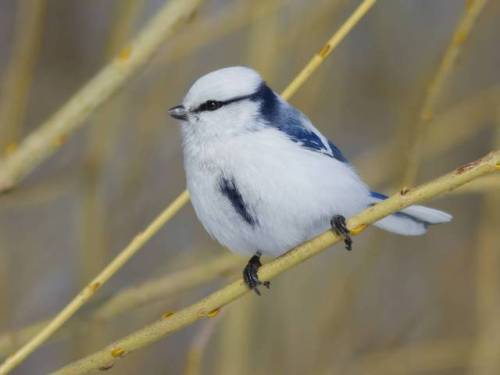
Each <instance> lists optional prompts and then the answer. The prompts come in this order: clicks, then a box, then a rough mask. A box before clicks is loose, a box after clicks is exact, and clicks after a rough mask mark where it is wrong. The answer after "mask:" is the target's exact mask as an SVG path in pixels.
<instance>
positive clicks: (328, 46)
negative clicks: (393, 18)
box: [281, 0, 376, 99]
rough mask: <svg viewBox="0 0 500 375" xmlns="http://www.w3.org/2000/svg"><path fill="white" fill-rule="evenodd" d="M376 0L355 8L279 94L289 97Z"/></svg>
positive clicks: (369, 0) (365, 0) (367, 1)
mask: <svg viewBox="0 0 500 375" xmlns="http://www.w3.org/2000/svg"><path fill="white" fill-rule="evenodd" d="M375 1H376V0H364V1H363V2H362V3H361V4H360V5H359V6H358V7H357V8H356V10H355V11H354V12H353V13H352V14H351V15H350V16H349V18H348V19H347V20H346V22H344V24H343V25H342V26H341V27H340V29H339V30H338V31H337V32H336V33H335V34H333V35H332V37H331V38H330V39H329V40H328V41H327V42H326V43H325V45H324V46H323V47H322V48H321V49H320V50H319V51H318V53H316V54H315V55H314V56H313V57H312V58H311V60H309V62H308V63H307V65H306V66H305V67H304V69H302V70H301V71H300V73H299V74H298V75H297V77H295V79H294V80H293V81H292V82H291V83H290V84H289V85H288V86H287V88H286V89H285V90H284V91H283V93H282V94H281V96H282V97H283V98H285V99H289V98H290V97H291V96H293V94H295V92H296V91H297V90H298V89H299V88H300V87H301V86H302V85H303V84H304V82H305V81H307V79H308V78H309V77H310V76H311V74H313V73H314V71H315V70H316V69H318V67H319V66H320V65H321V64H322V63H323V61H325V59H326V58H327V57H328V55H330V53H332V51H333V50H334V49H335V48H336V47H337V46H338V45H339V43H340V42H341V41H342V40H344V38H345V36H346V35H347V34H349V32H350V31H351V30H352V29H353V27H354V26H356V24H357V23H358V22H359V21H360V20H361V18H363V16H364V15H365V14H366V13H367V12H368V11H369V10H370V8H371V7H372V6H373V5H374V4H375Z"/></svg>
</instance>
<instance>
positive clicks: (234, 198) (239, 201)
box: [219, 177, 257, 227]
mask: <svg viewBox="0 0 500 375" xmlns="http://www.w3.org/2000/svg"><path fill="white" fill-rule="evenodd" d="M219 187H220V191H221V193H222V194H223V195H225V196H226V197H227V198H228V199H229V201H230V202H231V205H232V206H233V208H234V209H235V210H236V212H237V213H238V214H239V215H240V216H241V217H242V219H243V220H245V222H246V223H247V224H249V225H251V226H252V227H253V226H254V225H256V224H257V220H256V219H255V218H254V217H253V216H252V215H251V214H250V212H248V207H247V205H246V204H245V201H244V200H243V197H242V196H241V193H240V191H239V190H238V187H237V186H236V184H235V182H234V179H233V178H231V179H227V178H225V177H221V178H220V182H219Z"/></svg>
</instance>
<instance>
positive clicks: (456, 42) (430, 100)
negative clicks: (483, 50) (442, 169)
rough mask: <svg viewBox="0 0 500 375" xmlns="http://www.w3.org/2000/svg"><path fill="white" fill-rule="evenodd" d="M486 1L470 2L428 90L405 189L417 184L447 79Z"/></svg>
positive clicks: (411, 131)
mask: <svg viewBox="0 0 500 375" xmlns="http://www.w3.org/2000/svg"><path fill="white" fill-rule="evenodd" d="M486 1H487V0H469V1H467V4H466V6H465V13H464V15H463V16H462V19H461V20H460V22H459V23H458V25H457V28H456V29H455V32H454V33H453V37H452V39H451V42H450V44H449V45H448V47H447V48H446V51H445V52H444V54H443V57H442V59H441V61H440V63H439V66H438V68H437V70H436V72H435V73H434V76H433V77H432V79H431V81H430V83H429V86H428V87H427V90H426V93H425V98H424V100H423V104H422V107H421V109H420V111H419V114H418V118H417V121H416V122H415V123H414V125H413V127H412V128H411V129H409V131H408V135H409V138H410V139H411V143H410V145H409V149H408V151H407V153H406V155H407V161H406V163H405V165H404V173H403V179H402V186H412V185H413V184H414V182H415V179H416V177H417V172H418V167H419V165H420V161H421V159H422V154H423V153H422V149H423V147H424V143H425V142H426V140H427V129H428V126H429V123H430V121H431V120H432V117H433V115H434V111H435V107H436V104H437V103H438V99H439V97H440V94H441V92H442V91H443V88H444V85H445V82H446V79H447V78H448V76H449V75H450V73H451V71H452V70H453V68H454V67H455V65H456V62H457V60H458V56H459V54H460V52H461V49H462V46H463V44H464V42H465V41H466V39H467V37H468V36H469V33H470V31H471V30H472V27H473V26H474V23H475V22H476V20H477V17H478V16H479V14H480V13H481V10H482V9H483V8H484V5H485V4H486ZM433 136H434V135H433Z"/></svg>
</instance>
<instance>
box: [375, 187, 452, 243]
mask: <svg viewBox="0 0 500 375" xmlns="http://www.w3.org/2000/svg"><path fill="white" fill-rule="evenodd" d="M370 197H371V199H372V202H371V204H375V203H378V202H380V201H383V200H385V199H387V196H386V195H383V194H380V193H376V192H372V193H371V194H370ZM451 219H452V216H451V215H450V214H447V213H446V212H443V211H439V210H436V209H434V208H429V207H424V206H418V205H414V206H410V207H406V208H405V209H403V210H401V211H398V212H396V213H394V214H392V215H389V216H387V217H385V218H383V219H381V220H379V221H377V222H376V223H375V224H374V225H375V226H377V227H379V228H381V229H384V230H387V231H389V232H393V233H397V234H402V235H405V236H418V235H420V234H424V233H425V232H426V230H427V227H428V226H429V225H431V224H440V223H446V222H448V221H450V220H451Z"/></svg>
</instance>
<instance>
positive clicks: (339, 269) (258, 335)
mask: <svg viewBox="0 0 500 375" xmlns="http://www.w3.org/2000/svg"><path fill="white" fill-rule="evenodd" d="M473 3H474V1H459V0H440V1H397V0H386V1H380V2H379V3H377V4H376V5H375V6H374V8H373V9H372V10H371V11H370V12H369V13H368V14H367V15H366V17H365V18H364V19H363V20H362V21H361V22H360V23H359V25H357V26H356V27H355V28H354V30H353V31H352V32H351V33H350V34H349V35H348V36H347V37H346V39H345V40H344V41H343V42H342V44H341V45H340V46H339V47H338V48H337V49H336V50H335V51H334V52H333V54H332V55H331V56H330V57H329V58H328V59H327V60H326V61H325V62H324V63H323V65H322V66H321V67H320V68H319V69H318V70H317V71H316V72H315V73H314V74H313V75H312V77H311V78H310V79H309V80H308V81H307V82H306V83H305V85H304V86H303V87H302V88H301V89H300V90H299V91H298V93H297V94H296V95H295V96H294V97H293V98H292V99H291V102H292V103H293V104H294V105H296V106H297V107H298V108H300V109H301V110H302V111H303V112H304V113H306V114H307V115H308V116H309V117H310V118H311V120H312V121H313V122H314V123H315V124H316V126H317V127H318V128H319V129H320V130H321V131H322V132H323V133H324V134H325V135H327V136H328V137H329V138H330V139H331V140H333V141H334V142H335V143H336V144H337V145H338V146H339V147H340V148H341V149H342V150H343V152H344V154H345V155H346V156H347V157H348V158H349V159H350V160H351V161H352V163H353V164H354V165H355V167H356V168H357V169H358V171H359V173H360V174H361V175H362V176H363V177H364V178H365V180H366V181H367V182H368V183H369V184H370V185H372V186H373V187H374V188H377V189H379V190H382V191H386V192H387V193H391V192H395V191H397V190H399V189H401V188H402V187H404V186H411V185H414V184H418V183H422V182H424V181H427V180H430V179H433V178H435V177H438V176H440V175H441V174H443V173H445V172H448V171H450V170H452V169H453V168H455V167H457V166H459V165H461V164H464V163H466V162H468V161H472V160H475V159H477V158H479V157H481V156H483V155H484V154H486V153H487V152H488V151H490V150H492V149H495V148H496V149H499V148H500V126H499V122H500V110H499V104H500V76H499V66H500V48H498V45H499V44H498V38H499V36H500V24H499V22H498V20H499V19H500V3H499V2H498V1H490V2H488V3H487V4H486V5H485V8H484V9H483V11H482V12H481V13H480V14H479V16H478V17H477V19H476V20H475V22H474V24H473V26H472V27H471V30H470V33H468V35H467V36H466V37H465V36H464V38H463V40H461V43H462V44H461V46H460V47H461V51H460V56H459V59H458V60H457V62H456V66H455V68H454V69H452V70H450V72H449V73H448V74H447V78H446V79H445V82H444V84H443V85H442V89H440V90H439V91H440V93H439V95H438V98H437V99H436V100H435V102H434V103H433V105H432V112H431V113H424V116H423V117H424V118H425V126H424V127H423V128H424V129H426V131H418V130H415V129H422V128H419V127H418V126H417V125H418V124H419V123H420V122H421V121H420V119H421V118H422V108H423V107H424V106H425V104H424V103H425V102H426V100H427V99H426V98H427V97H428V94H427V92H428V91H427V88H428V87H429V86H430V85H432V81H433V77H434V76H435V74H436V71H437V70H438V66H439V63H440V61H441V59H442V58H443V55H444V54H445V51H446V49H447V48H448V45H449V44H450V41H451V40H452V37H453V35H454V33H455V30H456V29H457V27H458V25H459V24H460V22H461V20H462V17H464V14H466V12H467V9H468V7H471V6H473ZM358 4H359V1H354V0H310V1H309V0H308V1H305V0H256V1H249V0H237V1H228V0H207V1H205V2H204V3H203V4H202V5H201V7H200V8H199V9H198V11H197V13H196V15H195V16H194V17H193V18H192V19H191V20H190V21H189V22H188V23H187V24H184V25H182V26H181V27H179V28H178V30H177V31H176V32H175V34H174V35H173V36H171V37H170V38H169V39H168V40H166V41H165V43H164V44H163V45H162V47H161V49H160V50H159V51H158V53H157V54H156V55H155V57H154V58H153V59H152V60H151V61H150V63H149V64H148V65H147V66H146V68H145V69H143V70H142V71H141V72H140V74H137V75H136V76H135V77H134V79H132V80H131V81H130V82H128V83H127V84H126V85H125V86H124V87H123V88H122V89H121V90H120V91H119V93H118V94H117V95H115V96H113V98H112V99H111V100H108V101H107V102H106V103H104V105H102V106H101V107H100V108H99V110H98V111H96V112H95V113H93V114H92V116H90V117H89V118H88V120H87V121H86V122H85V125H84V126H83V127H82V128H80V130H78V131H76V132H74V133H73V134H72V135H71V137H69V138H68V139H65V140H63V141H64V145H63V146H62V147H61V149H60V150H59V151H58V152H57V153H56V154H55V155H53V156H52V157H51V158H50V159H49V160H47V161H45V162H44V163H43V164H42V165H41V166H40V167H38V168H36V169H35V170H34V171H33V173H31V174H30V175H29V176H28V177H27V178H26V179H24V180H23V181H22V182H21V183H20V184H19V185H18V186H17V187H16V188H15V189H14V190H12V191H11V192H9V193H8V194H4V195H2V196H0V356H1V357H5V356H6V355H8V354H9V353H11V352H12V351H13V350H15V348H17V347H19V345H20V344H21V343H23V342H24V341H25V340H26V339H27V338H29V337H31V335H33V333H35V332H36V331H37V329H39V328H40V327H41V326H40V324H39V323H40V322H43V321H44V320H46V319H48V318H50V317H51V316H53V315H54V314H55V313H57V312H58V311H59V310H60V309H61V308H62V307H63V306H64V305H65V304H66V303H67V302H68V301H69V300H70V299H71V298H72V297H73V296H74V295H75V294H76V293H78V291H79V290H80V289H81V288H82V287H83V286H84V285H85V284H86V283H87V282H88V281H89V280H90V279H91V278H92V277H93V276H95V275H96V274H97V273H98V272H99V270H101V269H102V267H103V266H104V265H106V264H107V263H108V262H109V261H110V260H111V259H112V258H113V257H114V256H115V255H116V254H117V253H118V252H119V251H120V250H121V249H122V248H123V247H124V246H125V245H126V244H127V243H128V242H129V241H130V240H131V239H132V238H133V237H134V236H135V235H136V234H137V233H139V232H140V231H141V230H142V229H143V228H144V227H146V225H147V224H148V223H149V222H150V221H151V220H152V219H153V218H154V217H155V216H156V215H157V214H158V213H159V212H160V211H161V210H162V209H163V208H164V207H165V206H166V205H167V204H168V203H169V202H170V201H172V200H173V199H174V198H175V197H176V196H177V195H178V194H179V193H180V192H181V191H182V190H183V189H184V187H185V179H184V172H183V167H182V155H181V144H180V132H179V129H178V126H177V124H176V122H175V121H174V120H173V119H171V118H169V117H168V116H167V113H166V110H167V109H168V108H170V107H172V106H174V105H176V104H178V103H180V102H181V100H182V98H183V95H184V94H185V92H186V91H187V89H188V88H189V86H190V85H191V84H192V83H193V81H194V80H195V79H196V78H198V77H199V76H201V75H203V74H205V73H207V72H210V71H212V70H214V69H217V68H221V67H225V66H230V65H247V66H251V67H253V68H255V69H257V70H258V71H259V72H260V73H261V74H262V75H263V77H264V78H265V80H266V81H267V82H268V84H269V85H270V86H271V87H273V88H274V89H275V90H276V91H277V92H280V91H281V90H283V89H284V88H285V87H286V85H287V84H288V83H289V82H290V81H291V80H292V79H293V77H294V76H295V75H296V74H297V73H298V72H299V71H300V69H301V68H302V67H303V66H304V65H305V64H306V63H307V61H308V60H309V59H310V57H311V56H312V55H313V54H314V53H315V52H316V51H317V50H319V48H321V46H322V45H323V43H324V42H325V41H326V40H327V39H328V38H329V37H330V35H331V34H332V33H333V32H334V31H335V30H337V29H338V28H339V26H340V25H341V24H342V22H343V21H344V20H345V19H346V18H347V17H348V16H349V15H350V14H351V13H352V11H353V10H354V9H355V7H356V6H357V5H358ZM162 5H163V2H162V1H159V0H148V1H146V0H136V1H131V0H121V1H119V0H108V1H104V2H103V1H64V0H50V1H45V0H18V1H15V0H2V1H0V79H1V81H0V85H1V89H2V91H1V96H0V147H1V148H2V150H1V151H2V155H4V156H5V155H8V154H9V153H11V152H15V150H16V146H17V144H18V143H19V141H20V140H22V139H23V138H24V137H25V136H26V135H27V134H29V133H30V132H31V131H33V130H34V129H36V128H37V127H38V126H39V125H40V124H41V123H42V122H43V121H44V120H46V119H47V118H48V117H49V116H50V115H51V114H53V113H54V112H55V111H57V110H58V108H60V107H61V106H62V105H63V104H64V103H65V102H66V101H67V100H68V99H69V98H70V97H71V96H72V95H73V94H74V93H75V92H77V90H78V89H79V88H80V87H81V86H82V85H84V84H85V83H86V82H87V81H88V80H90V79H91V78H92V77H93V76H94V75H95V74H96V73H97V72H98V71H99V69H100V68H101V67H103V66H104V65H105V64H106V63H108V62H109V61H110V60H111V59H112V57H113V56H114V55H116V53H118V51H119V50H120V49H121V48H122V47H124V46H126V45H127V41H128V40H129V39H130V38H131V37H132V36H133V35H135V34H136V33H137V31H138V30H140V29H141V28H142V27H143V26H144V25H145V24H146V23H147V21H148V20H149V19H150V18H151V17H152V16H153V15H154V14H155V13H156V12H157V11H158V9H159V8H160V7H161V6H162ZM416 139H420V140H421V143H422V147H421V148H420V149H419V150H420V151H419V159H418V160H419V162H418V168H417V173H416V174H415V176H414V177H416V178H414V177H412V176H408V174H407V171H408V169H407V166H408V164H407V163H408V154H409V153H410V150H412V147H414V144H415V142H416ZM291 167H293V166H291ZM499 178H500V177H499V176H498V175H496V176H493V177H487V178H485V179H483V180H480V181H477V183H473V184H471V185H470V186H468V187H464V188H462V189H461V190H458V191H456V192H454V193H452V194H450V195H447V196H445V197H443V198H441V199H437V200H435V201H433V202H432V204H431V205H432V206H433V207H436V208H440V209H443V210H446V211H448V212H450V213H452V214H453V216H454V220H453V221H452V222H451V223H450V224H447V225H442V226H439V227H433V228H431V229H430V231H429V233H428V234H427V235H426V236H423V237H399V236H395V235H391V234H388V233H385V232H381V231H379V230H378V229H375V228H370V229H368V230H367V231H365V233H363V234H362V235H361V236H359V237H357V238H356V239H355V244H354V251H352V252H346V251H344V249H343V247H342V246H336V247H335V248H332V249H330V250H328V251H326V252H324V253H322V254H321V255H319V256H317V257H315V258H313V259H311V260H309V261H307V262H306V263H304V264H301V265H299V266H298V267H296V268H294V269H292V270H290V271H288V272H286V273H285V274H283V275H282V276H280V277H278V278H276V279H275V280H273V282H272V288H271V290H270V291H267V290H265V291H264V292H265V293H263V296H262V297H261V298H257V297H256V296H255V295H253V294H248V295H246V296H245V297H244V298H242V299H241V300H238V301H237V302H235V303H233V304H232V305H230V306H228V307H225V308H223V309H222V310H221V312H220V313H219V314H217V316H215V317H214V318H212V319H208V320H207V319H205V320H203V321H200V322H198V323H196V324H195V325H192V326H190V327H188V328H187V329H184V330H182V331H180V332H178V333H175V334H173V335H172V336H169V337H167V338H165V339H163V340H162V341H160V342H159V343H156V344H154V345H152V346H149V347H147V348H145V349H142V350H140V351H138V352H136V353H133V354H131V355H129V356H127V358H125V359H124V360H123V361H118V363H117V364H116V365H115V367H114V368H113V369H111V370H110V371H109V373H117V374H139V373H140V374H182V373H186V374H253V375H257V374H389V373H390V374H393V373H394V374H499V373H500V320H499V319H498V316H499V312H500V275H499V272H498V271H499V270H500V252H499V250H500V245H499V243H500V235H499V228H500V218H499V216H500V196H499V192H500V183H499ZM245 261H246V259H240V258H232V257H230V256H229V252H228V251H227V250H225V249H221V247H220V245H218V244H217V243H216V242H215V241H213V240H211V239H210V238H209V236H208V235H207V234H206V233H205V231H204V230H203V228H202V226H201V225H200V223H199V222H198V221H197V219H196V217H195V215H194V212H193V209H192V208H191V206H190V205H188V206H187V207H186V208H184V209H183V210H182V211H181V212H180V213H179V214H178V215H177V216H176V217H175V218H174V219H173V220H172V221H170V222H169V223H168V224H167V225H166V226H165V227H164V228H163V229H162V230H161V231H160V232H159V233H158V234H157V235H156V236H155V237H154V238H153V239H152V240H151V241H150V242H149V243H148V244H147V245H146V246H145V248H144V249H143V250H141V252H140V253H139V254H138V255H137V256H135V257H134V258H133V259H132V260H131V261H130V262H129V263H128V264H127V265H126V266H125V267H124V268H123V269H122V270H121V271H120V272H119V273H118V274H117V275H116V276H115V277H114V278H113V279H112V280H111V281H110V282H109V283H108V284H106V285H105V286H104V287H103V288H102V290H100V291H99V293H98V294H96V296H95V298H94V299H93V300H92V301H91V302H90V303H89V304H88V305H87V306H85V308H84V309H82V310H81V311H80V312H78V314H77V315H76V316H75V317H74V318H73V319H72V320H71V321H70V322H68V324H66V325H65V327H64V328H63V329H62V330H61V331H60V332H59V333H58V334H57V335H56V336H55V337H54V338H53V339H51V340H50V341H49V342H48V343H47V344H45V345H43V347H42V348H40V349H39V350H37V351H36V352H35V353H34V354H33V355H31V356H30V357H29V358H28V359H27V361H26V362H24V363H23V364H22V365H21V366H20V367H19V368H17V369H16V370H15V371H14V373H15V374H42V373H47V372H49V371H51V370H55V369H57V368H59V367H60V366H62V365H64V364H66V363H68V362H71V361H73V360H76V359H79V358H81V357H83V356H84V355H87V354H90V353H92V352H94V351H96V350H98V349H100V348H102V347H104V346H105V345H106V344H108V343H110V342H112V341H113V340H115V339H117V338H120V337H123V336H125V335H127V334H129V333H131V332H133V331H134V330H136V329H139V328H141V327H143V326H144V325H146V324H148V323H150V322H152V321H154V320H155V319H158V317H160V316H161V315H162V314H164V313H165V312H168V311H176V310H178V309H180V308H182V307H184V306H187V305H189V304H191V303H193V302H195V301H197V300H199V299H200V298H201V297H203V296H205V295H207V294H208V293H210V292H211V291H213V290H215V289H216V288H218V287H220V286H222V285H224V284H225V283H227V282H228V281H230V280H234V279H235V278H236V277H238V276H239V275H240V271H241V267H242V264H243V263H244V262H245ZM210 267H211V268H210ZM179 272H182V273H179ZM200 275H202V276H203V275H204V276H205V279H200ZM182 277H184V279H182ZM197 277H198V279H200V280H197ZM131 288H132V289H131ZM148 288H149V289H148ZM126 293H129V294H126ZM123 295H125V296H129V297H126V298H125V297H123ZM117 296H118V297H117ZM119 296H122V297H119Z"/></svg>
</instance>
